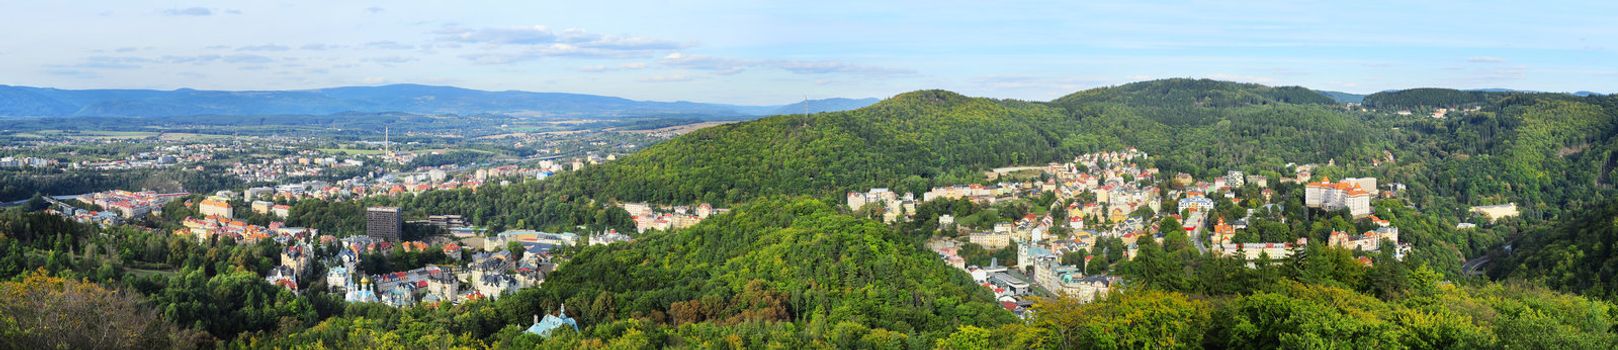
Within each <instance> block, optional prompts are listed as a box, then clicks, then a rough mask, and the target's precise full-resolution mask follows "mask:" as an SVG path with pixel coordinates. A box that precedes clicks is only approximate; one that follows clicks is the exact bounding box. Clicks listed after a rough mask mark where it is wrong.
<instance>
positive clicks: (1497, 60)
mask: <svg viewBox="0 0 1618 350" xmlns="http://www.w3.org/2000/svg"><path fill="white" fill-rule="evenodd" d="M1505 61H1506V59H1504V58H1499V57H1494V56H1473V57H1468V58H1467V59H1466V62H1467V63H1504V62H1505Z"/></svg>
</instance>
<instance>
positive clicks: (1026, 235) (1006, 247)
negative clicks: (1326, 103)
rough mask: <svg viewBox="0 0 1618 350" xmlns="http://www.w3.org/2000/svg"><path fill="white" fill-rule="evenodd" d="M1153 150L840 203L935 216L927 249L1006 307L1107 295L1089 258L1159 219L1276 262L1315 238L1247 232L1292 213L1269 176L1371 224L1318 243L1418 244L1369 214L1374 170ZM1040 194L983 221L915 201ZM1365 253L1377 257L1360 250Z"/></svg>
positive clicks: (1121, 250) (1397, 247)
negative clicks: (1224, 165)
mask: <svg viewBox="0 0 1618 350" xmlns="http://www.w3.org/2000/svg"><path fill="white" fill-rule="evenodd" d="M1148 159H1149V155H1148V154H1146V153H1144V152H1140V151H1138V150H1134V149H1129V150H1124V151H1117V152H1100V153H1091V154H1084V155H1080V156H1077V157H1074V158H1073V161H1072V162H1069V163H1051V164H1048V165H1046V166H1035V167H1013V168H1001V169H995V170H993V171H990V172H988V173H986V174H985V175H986V177H987V178H989V179H997V178H998V179H1007V181H999V182H994V183H991V184H986V185H985V184H972V185H955V186H946V187H935V188H932V189H930V190H928V191H926V192H925V193H923V194H922V196H921V198H920V199H917V198H916V196H915V195H914V194H912V193H905V194H902V195H901V194H898V193H896V192H894V191H893V190H891V189H888V188H875V189H871V190H869V191H866V192H849V193H848V194H847V201H846V203H845V205H846V206H847V207H848V208H850V209H851V210H855V211H856V212H862V213H872V215H876V216H877V217H879V218H880V219H881V220H883V221H884V222H889V223H896V222H900V221H927V222H936V223H937V227H938V230H939V231H940V232H941V233H942V235H941V236H938V237H935V238H933V239H932V240H930V241H929V242H928V247H929V249H931V250H932V251H934V252H936V253H937V254H938V255H939V257H940V259H942V260H944V261H945V262H946V263H947V264H949V265H950V266H953V267H955V268H957V269H960V270H962V271H965V272H966V273H968V274H970V275H971V276H972V279H973V280H974V281H976V282H977V283H979V284H981V285H982V286H984V287H985V288H987V289H990V290H992V291H993V292H994V294H995V296H996V298H997V299H999V301H1000V302H1001V303H1002V304H1003V306H1004V307H1005V308H1006V309H1007V310H1009V311H1012V312H1015V313H1017V314H1019V315H1024V314H1025V312H1026V311H1027V310H1028V307H1029V306H1031V305H1032V304H1033V301H1032V300H1031V299H1029V298H1028V297H1031V296H1046V297H1051V296H1070V297H1074V298H1077V299H1078V300H1081V301H1089V300H1094V299H1095V298H1098V297H1100V296H1103V295H1106V294H1107V293H1108V292H1109V291H1110V290H1112V289H1113V288H1116V286H1118V285H1119V283H1121V282H1122V280H1121V279H1120V278H1119V277H1117V276H1114V275H1112V274H1110V273H1108V272H1106V269H1105V268H1104V267H1101V268H1098V267H1093V266H1090V265H1091V264H1097V263H1101V264H1104V263H1107V262H1108V259H1107V257H1106V256H1107V255H1115V256H1118V257H1121V258H1122V259H1124V260H1129V259H1133V258H1134V257H1135V256H1136V254H1137V249H1138V243H1139V242H1140V240H1142V239H1151V240H1153V241H1154V242H1156V243H1158V244H1161V243H1163V240H1164V238H1165V232H1167V231H1168V230H1169V229H1170V228H1169V227H1162V225H1163V224H1165V223H1173V224H1177V225H1178V227H1173V228H1176V229H1180V230H1183V231H1184V233H1185V234H1186V235H1187V236H1188V237H1189V238H1190V239H1191V241H1192V243H1193V244H1194V246H1195V248H1196V249H1197V250H1198V251H1200V252H1203V253H1212V254H1215V255H1218V256H1231V257H1238V258H1240V259H1242V260H1244V261H1246V262H1247V264H1248V265H1249V266H1256V265H1255V264H1260V263H1266V262H1269V263H1279V262H1280V261H1283V260H1284V259H1287V258H1289V257H1291V256H1292V255H1294V254H1297V253H1298V252H1299V251H1300V249H1301V248H1302V247H1303V246H1305V245H1307V244H1310V240H1309V239H1308V238H1299V239H1296V240H1284V241H1264V240H1262V239H1260V237H1259V236H1257V235H1255V234H1251V233H1252V232H1251V231H1254V230H1256V229H1255V228H1252V227H1251V226H1252V225H1254V223H1255V221H1285V220H1287V218H1286V217H1285V216H1284V215H1283V214H1282V213H1283V212H1285V211H1286V208H1285V205H1287V203H1286V202H1284V201H1283V200H1282V198H1284V196H1287V195H1289V193H1280V194H1278V193H1277V189H1276V187H1275V186H1274V185H1280V184H1285V185H1287V186H1286V187H1285V188H1287V189H1296V188H1299V187H1301V188H1302V189H1303V190H1302V191H1301V192H1304V193H1302V194H1301V195H1302V197H1303V201H1302V205H1304V206H1306V207H1308V208H1312V209H1316V210H1319V211H1323V212H1334V211H1342V212H1344V214H1346V215H1348V216H1349V217H1352V218H1354V219H1356V220H1358V221H1360V222H1362V223H1364V224H1366V225H1369V226H1371V227H1374V229H1370V230H1366V231H1363V232H1347V231H1336V230H1334V231H1331V232H1330V233H1329V234H1328V235H1326V236H1324V237H1322V238H1323V240H1320V241H1316V243H1315V244H1326V245H1328V246H1331V247H1337V248H1344V249H1348V250H1351V251H1357V252H1364V253H1367V254H1368V253H1372V252H1377V251H1380V250H1381V249H1382V247H1383V245H1385V244H1386V245H1389V246H1390V247H1393V249H1394V251H1395V252H1396V253H1395V257H1396V258H1399V259H1403V256H1404V255H1405V254H1408V253H1409V251H1410V249H1411V247H1410V244H1409V243H1402V242H1400V240H1399V229H1398V228H1397V227H1393V226H1391V225H1390V223H1389V222H1388V221H1387V220H1382V219H1380V218H1377V217H1376V216H1374V215H1371V213H1372V208H1371V199H1372V198H1373V197H1377V196H1379V195H1380V196H1389V197H1391V196H1392V195H1393V193H1392V192H1391V191H1390V192H1379V191H1378V185H1377V181H1376V179H1375V178H1368V177H1367V178H1348V179H1341V180H1337V181H1333V180H1330V179H1328V178H1324V177H1318V178H1317V177H1315V176H1313V175H1312V174H1311V169H1312V166H1309V165H1297V166H1294V167H1293V170H1294V174H1293V176H1286V177H1279V178H1275V179H1273V181H1274V184H1272V182H1271V181H1272V178H1271V177H1269V176H1264V175H1255V174H1244V173H1243V172H1240V171H1234V170H1233V171H1229V172H1227V173H1225V175H1224V176H1219V177H1213V178H1209V179H1200V180H1199V179H1195V178H1193V177H1192V176H1191V175H1189V174H1184V173H1179V174H1174V175H1173V176H1165V175H1164V174H1161V173H1160V171H1159V170H1158V169H1156V168H1151V167H1145V166H1143V165H1142V164H1150V163H1149V162H1147V160H1148ZM1013 175H1017V176H1013ZM1010 178H1020V179H1022V180H1010ZM1298 185H1301V186H1298ZM1393 186H1397V185H1393ZM1041 197H1044V198H1045V199H1046V201H1047V202H1048V203H1050V204H1049V205H1048V206H1037V207H1034V208H1030V209H1031V210H1028V211H1027V213H1026V214H1022V215H1021V216H1019V217H1011V218H1007V217H993V218H990V219H989V220H987V221H985V220H980V219H981V218H979V217H977V215H974V216H973V217H970V218H960V217H955V216H953V215H951V214H939V215H937V216H936V217H930V218H917V217H915V214H916V213H917V211H918V210H917V207H918V205H922V204H923V203H926V202H930V201H934V200H965V201H970V202H972V203H974V204H977V205H982V206H995V205H996V204H1002V203H1014V202H1039V201H1040V200H1039V198H1041ZM1222 208H1223V209H1222ZM964 219H972V220H973V221H971V222H965V220H964ZM1244 233H1245V234H1244ZM968 246H970V248H968ZM1112 249H1118V251H1113V250H1112ZM967 250H973V251H987V252H990V253H989V254H988V255H984V254H978V255H976V257H978V258H980V259H978V260H979V261H977V262H976V263H971V262H968V257H963V256H962V254H963V251H967ZM1003 251H1015V254H1014V255H1009V256H1008V257H1014V259H1007V260H1006V261H1002V260H1000V259H999V258H998V257H993V256H990V257H988V258H987V261H982V259H981V258H982V257H984V256H989V255H994V253H995V252H1003ZM1098 257H1099V258H1100V260H1099V261H1097V258H1098ZM1359 260H1360V262H1361V263H1362V264H1366V265H1370V264H1372V260H1371V259H1369V258H1367V257H1366V256H1364V255H1362V256H1360V257H1359Z"/></svg>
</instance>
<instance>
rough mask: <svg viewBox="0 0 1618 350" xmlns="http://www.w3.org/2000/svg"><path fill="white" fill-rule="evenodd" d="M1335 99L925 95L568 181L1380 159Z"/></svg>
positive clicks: (681, 191)
mask: <svg viewBox="0 0 1618 350" xmlns="http://www.w3.org/2000/svg"><path fill="white" fill-rule="evenodd" d="M1331 103H1332V101H1331V99H1330V98H1328V97H1325V96H1324V95H1321V94H1319V93H1316V92H1314V91H1311V90H1307V89H1302V88H1270V87H1264V86H1259V85H1252V84H1239V83H1229V82H1217V81H1210V80H1187V79H1174V80H1164V81H1154V82H1145V83H1137V84H1129V85H1124V86H1119V87H1114V88H1106V89H1095V90H1087V91H1085V92H1081V93H1077V94H1074V95H1071V96H1068V97H1064V98H1062V99H1059V100H1057V101H1056V102H1053V103H1038V102H1024V101H1013V100H995V99H987V98H973V97H966V96H962V95H960V94H956V93H953V92H948V91H940V90H924V91H915V92H910V93H905V94H901V95H898V96H895V97H893V98H890V99H888V100H885V101H882V102H880V103H877V104H875V105H872V106H869V107H866V108H862V109H857V110H852V111H845V112H833V113H817V114H812V115H807V116H805V115H782V116H775V117H770V118H764V119H760V120H756V121H752V122H745V123H736V124H730V125H725V126H720V127H714V128H708V129H704V130H701V131H698V132H694V133H691V134H689V135H685V136H682V137H679V138H676V139H673V140H670V141H668V142H665V143H662V144H658V145H655V146H653V147H650V148H648V149H646V150H644V151H642V152H639V153H636V154H633V155H631V156H628V157H625V158H624V159H621V160H619V161H617V162H613V163H610V164H608V165H605V166H602V167H598V168H595V169H590V170H587V171H585V172H582V173H579V174H576V175H573V176H566V177H564V179H563V180H562V181H563V182H572V183H574V184H576V185H577V186H582V187H588V188H590V190H589V191H586V192H590V193H600V194H605V195H606V196H607V197H611V198H616V199H621V200H631V201H653V202H666V203H690V202H699V201H703V202H711V203H736V202H741V201H745V200H747V199H749V198H754V197H757V196H766V195H776V194H788V195H819V196H835V195H836V194H839V193H840V192H841V191H847V190H864V189H868V188H871V187H894V188H896V189H899V190H902V191H908V192H920V191H923V190H925V189H926V188H928V187H930V186H933V185H937V184H954V183H962V182H969V181H974V180H978V179H980V178H981V171H983V170H986V169H989V168H992V167H1000V166H1007V165H1026V164H1044V163H1047V162H1052V161H1059V160H1062V159H1064V158H1066V157H1071V156H1073V155H1076V154H1079V153H1083V152H1090V151H1099V150H1115V149H1122V148H1125V147H1139V148H1141V149H1143V150H1146V151H1148V152H1151V153H1154V154H1166V155H1168V157H1167V158H1165V160H1164V162H1165V163H1164V165H1165V166H1166V167H1167V168H1168V169H1169V170H1175V171H1186V172H1191V173H1193V174H1197V175H1203V174H1204V173H1205V172H1209V171H1218V172H1221V173H1222V171H1223V170H1222V169H1224V168H1227V167H1228V166H1229V165H1228V164H1243V165H1244V166H1243V167H1244V168H1252V169H1255V170H1256V169H1259V168H1264V169H1274V168H1277V167H1280V166H1282V165H1284V164H1286V163H1288V162H1326V161H1329V160H1337V161H1348V160H1354V159H1367V158H1370V157H1373V156H1379V155H1380V154H1381V152H1380V151H1381V149H1380V148H1376V147H1373V145H1374V142H1373V141H1372V139H1373V136H1372V133H1371V132H1369V130H1368V129H1367V128H1366V127H1365V125H1364V123H1363V122H1362V121H1361V120H1360V119H1358V118H1354V117H1352V116H1348V115H1345V114H1343V113H1339V112H1337V111H1335V110H1334V109H1333V108H1335V107H1334V105H1332V104H1331ZM1322 146H1324V147H1322Z"/></svg>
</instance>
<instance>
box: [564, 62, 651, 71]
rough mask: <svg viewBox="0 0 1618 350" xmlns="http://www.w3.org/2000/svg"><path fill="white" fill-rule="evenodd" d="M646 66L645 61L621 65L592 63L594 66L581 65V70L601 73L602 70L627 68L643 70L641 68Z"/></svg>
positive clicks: (624, 69)
mask: <svg viewBox="0 0 1618 350" xmlns="http://www.w3.org/2000/svg"><path fill="white" fill-rule="evenodd" d="M646 67H647V65H646V63H643V62H634V63H624V64H620V65H611V66H609V65H604V64H598V65H592V66H584V67H579V71H580V72H588V73H601V72H616V71H626V70H641V69H646Z"/></svg>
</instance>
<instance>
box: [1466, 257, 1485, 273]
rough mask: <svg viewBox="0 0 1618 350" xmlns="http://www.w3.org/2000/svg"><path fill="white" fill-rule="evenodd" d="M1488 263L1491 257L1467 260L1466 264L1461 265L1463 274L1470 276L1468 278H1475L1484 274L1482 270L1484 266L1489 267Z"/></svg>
mask: <svg viewBox="0 0 1618 350" xmlns="http://www.w3.org/2000/svg"><path fill="white" fill-rule="evenodd" d="M1488 263H1489V256H1488V255H1484V256H1480V257H1476V258H1472V260H1467V261H1466V262H1465V263H1462V264H1461V274H1463V275H1468V276H1475V275H1479V274H1482V273H1483V271H1482V270H1481V269H1482V268H1483V265H1487V264H1488Z"/></svg>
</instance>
